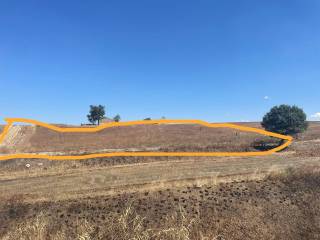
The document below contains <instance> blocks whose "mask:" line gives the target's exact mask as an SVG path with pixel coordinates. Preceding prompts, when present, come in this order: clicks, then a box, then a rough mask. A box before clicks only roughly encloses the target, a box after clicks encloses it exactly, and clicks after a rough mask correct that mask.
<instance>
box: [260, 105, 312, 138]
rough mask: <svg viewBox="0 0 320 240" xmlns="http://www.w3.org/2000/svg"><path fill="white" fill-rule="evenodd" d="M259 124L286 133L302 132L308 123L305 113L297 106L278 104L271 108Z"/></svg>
mask: <svg viewBox="0 0 320 240" xmlns="http://www.w3.org/2000/svg"><path fill="white" fill-rule="evenodd" d="M261 125H262V126H263V127H264V128H265V129H266V130H267V131H272V132H277V133H280V134H286V135H295V134H297V133H301V132H304V131H305V130H306V129H307V127H308V123H307V122H306V114H305V113H304V112H303V110H302V109H301V108H298V107H297V106H289V105H280V106H275V107H273V108H271V110H270V112H268V113H267V114H266V115H265V116H264V117H263V120H262V123H261Z"/></svg>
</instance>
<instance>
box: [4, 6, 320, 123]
mask: <svg viewBox="0 0 320 240" xmlns="http://www.w3.org/2000/svg"><path fill="white" fill-rule="evenodd" d="M319 13H320V1H319V0H300V1H297V0H261V1H260V0H241V1H239V0H208V1H203V0H199V1H186V0H183V1H175V0H145V1H139V0H135V1H132V0H128V1H121V0H117V1H87V0H77V1H73V0H68V1H65V0H63V1H60V0H54V1H46V0H41V1H40V0H39V1H32V0H30V1H22V0H21V1H15V0H2V1H1V2H0V88H1V93H0V118H4V117H25V118H32V119H37V120H41V121H45V122H55V123H56V122H59V123H62V122H64V123H75V124H78V123H81V122H86V114H87V112H88V110H89V105H90V104H102V105H105V106H106V110H107V115H108V116H114V115H116V114H118V113H119V114H120V115H121V117H122V119H123V120H139V119H143V118H146V117H151V118H160V117H162V116H165V117H167V118H169V119H201V120H206V121H210V122H228V121H244V120H251V121H253V120H261V118H262V116H263V115H264V113H266V112H267V111H268V110H269V109H270V108H271V107H272V106H273V105H278V104H282V103H286V104H296V105H298V106H300V107H302V108H303V109H304V110H305V112H306V113H307V115H308V117H309V118H310V119H311V116H312V115H314V118H312V119H316V118H315V116H316V114H317V113H319V112H320V14H319ZM318 115H319V116H318V117H320V113H319V114H318Z"/></svg>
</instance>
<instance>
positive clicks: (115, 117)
mask: <svg viewBox="0 0 320 240" xmlns="http://www.w3.org/2000/svg"><path fill="white" fill-rule="evenodd" d="M120 120H121V117H120V115H119V114H117V115H115V116H114V118H113V121H115V122H120Z"/></svg>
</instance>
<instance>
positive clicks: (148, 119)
mask: <svg viewBox="0 0 320 240" xmlns="http://www.w3.org/2000/svg"><path fill="white" fill-rule="evenodd" d="M143 120H151V118H149V117H148V118H145V119H143Z"/></svg>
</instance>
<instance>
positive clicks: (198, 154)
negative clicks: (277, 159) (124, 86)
mask: <svg viewBox="0 0 320 240" xmlns="http://www.w3.org/2000/svg"><path fill="white" fill-rule="evenodd" d="M5 121H6V122H7V125H6V126H5V128H4V129H3V132H2V133H1V135H0V143H1V142H2V141H3V140H4V138H5V136H6V135H7V133H8V131H9V128H10V127H11V126H12V125H13V124H14V123H17V122H19V123H29V124H34V125H37V126H41V127H45V128H48V129H51V130H54V131H56V132H88V133H90V132H98V131H101V130H103V129H105V128H110V127H121V126H131V125H150V124H168V123H187V124H199V125H202V126H206V127H211V128H232V129H238V130H241V131H247V132H254V133H260V134H262V135H266V136H271V137H276V138H280V139H284V140H287V141H286V142H285V143H284V144H282V145H280V146H278V147H276V148H273V149H271V150H268V151H262V152H113V153H96V154H86V155H78V156H77V155H75V156H74V155H71V156H68V155H66V156H61V155H59V156H50V155H46V154H29V153H21V154H9V155H5V156H0V161H1V160H9V159H15V158H45V159H49V160H83V159H89V158H100V157H115V156H140V157H149V156H189V157H209V156H265V155H269V154H272V153H274V152H277V151H280V150H282V149H284V148H286V147H287V146H289V145H290V144H291V143H292V140H293V138H292V137H291V136H286V135H282V134H278V133H274V132H269V131H265V130H262V129H258V128H252V127H245V126H240V125H236V124H231V123H207V122H205V121H201V120H168V119H162V120H148V121H146V120H143V121H129V122H111V123H105V124H102V125H100V126H97V127H94V128H93V127H90V128H83V127H81V128H68V127H65V128H64V127H57V126H54V125H51V124H48V123H44V122H40V121H36V120H32V119H26V118H6V119H5Z"/></svg>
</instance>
